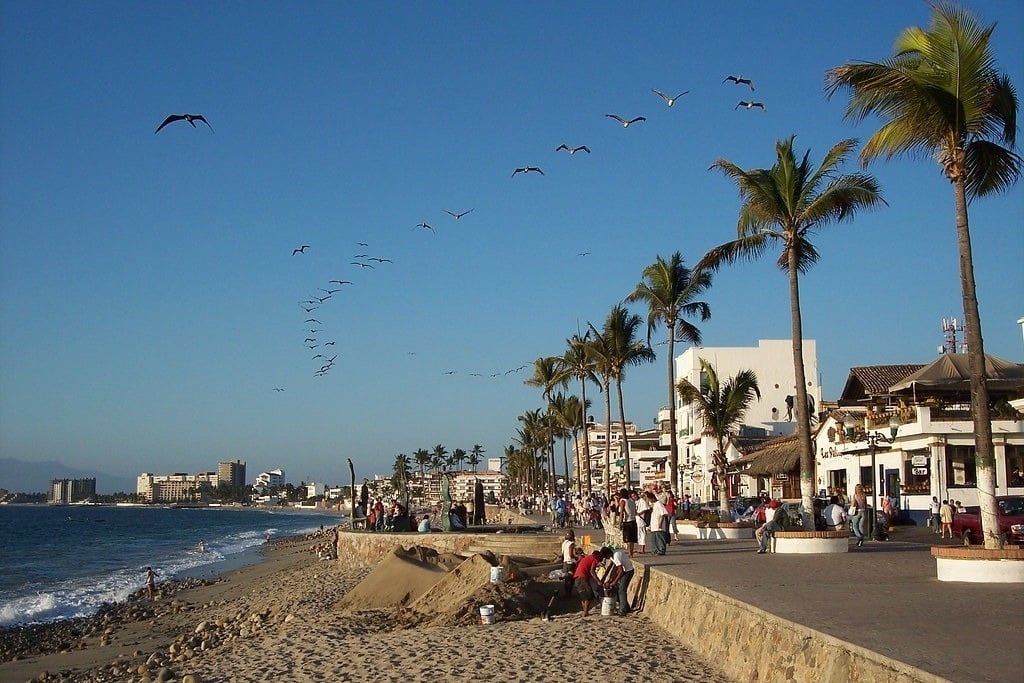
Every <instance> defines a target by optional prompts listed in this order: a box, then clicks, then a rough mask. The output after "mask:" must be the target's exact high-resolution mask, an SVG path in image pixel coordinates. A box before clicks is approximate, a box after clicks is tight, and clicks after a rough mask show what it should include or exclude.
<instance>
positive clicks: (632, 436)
mask: <svg viewBox="0 0 1024 683" xmlns="http://www.w3.org/2000/svg"><path fill="white" fill-rule="evenodd" d="M587 434H588V441H589V446H590V452H589V453H588V454H587V455H586V457H584V458H582V460H581V458H580V455H581V454H582V451H583V439H582V438H581V439H579V440H578V441H577V443H576V446H575V449H576V450H575V458H574V459H573V462H571V463H570V464H569V466H570V467H571V468H572V469H573V471H574V472H576V473H577V474H576V479H577V480H579V479H580V478H582V480H583V481H586V472H585V471H581V470H580V469H579V468H580V465H579V463H580V462H586V463H587V465H586V467H588V468H589V469H590V484H591V487H592V488H593V490H595V491H604V490H606V488H607V487H606V486H605V483H604V460H605V451H606V450H607V452H608V477H609V482H610V486H611V488H614V489H620V488H624V487H626V486H627V481H628V485H629V486H638V485H639V486H647V485H650V484H654V483H664V482H666V481H667V480H668V478H667V471H666V469H665V467H666V463H667V462H668V447H667V446H666V447H663V446H662V445H661V430H659V429H644V430H640V429H637V426H636V423H634V422H626V429H625V441H627V442H628V444H629V476H628V479H627V476H626V471H625V469H626V458H625V448H624V445H623V429H622V425H620V424H619V423H618V422H614V421H613V422H612V423H611V440H610V441H609V440H608V438H609V435H608V428H607V427H606V426H605V425H604V424H602V423H598V422H594V421H593V420H592V419H591V420H588V421H587Z"/></svg>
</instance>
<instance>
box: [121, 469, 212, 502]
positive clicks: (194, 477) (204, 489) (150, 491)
mask: <svg viewBox="0 0 1024 683" xmlns="http://www.w3.org/2000/svg"><path fill="white" fill-rule="evenodd" d="M216 488H217V473H216V472H200V473H198V474H186V473H185V472H175V473H174V474H150V473H148V472H143V473H142V474H140V475H139V476H138V478H137V479H136V485H135V492H136V493H137V494H138V496H139V497H140V498H141V499H142V500H145V501H147V502H150V503H188V502H193V503H194V502H199V501H203V500H206V499H207V498H208V497H209V495H210V493H211V492H212V491H213V490H214V489H216Z"/></svg>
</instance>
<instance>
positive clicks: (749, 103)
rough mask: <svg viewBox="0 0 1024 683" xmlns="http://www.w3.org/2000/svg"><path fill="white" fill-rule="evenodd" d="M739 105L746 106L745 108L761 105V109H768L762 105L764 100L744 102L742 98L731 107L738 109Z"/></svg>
mask: <svg viewBox="0 0 1024 683" xmlns="http://www.w3.org/2000/svg"><path fill="white" fill-rule="evenodd" d="M740 107H746V108H747V109H753V108H754V107H761V110H762V111H768V109H767V108H766V107H765V106H764V102H744V101H743V100H740V103H739V104H737V105H736V106H735V107H733V109H739V108H740Z"/></svg>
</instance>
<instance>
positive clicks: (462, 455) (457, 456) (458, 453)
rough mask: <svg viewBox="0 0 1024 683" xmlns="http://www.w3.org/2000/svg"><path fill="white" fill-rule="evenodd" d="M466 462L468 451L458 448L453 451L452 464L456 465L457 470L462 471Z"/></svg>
mask: <svg viewBox="0 0 1024 683" xmlns="http://www.w3.org/2000/svg"><path fill="white" fill-rule="evenodd" d="M465 460H466V451H465V450H463V449H461V448H456V449H455V450H454V451H452V464H454V465H455V467H456V469H457V470H458V471H459V472H461V471H462V463H463V462H465Z"/></svg>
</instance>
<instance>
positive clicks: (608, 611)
mask: <svg viewBox="0 0 1024 683" xmlns="http://www.w3.org/2000/svg"><path fill="white" fill-rule="evenodd" d="M617 602H618V600H616V599H615V598H614V597H611V596H609V597H606V598H601V616H602V617H610V616H612V615H613V614H615V603H617Z"/></svg>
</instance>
